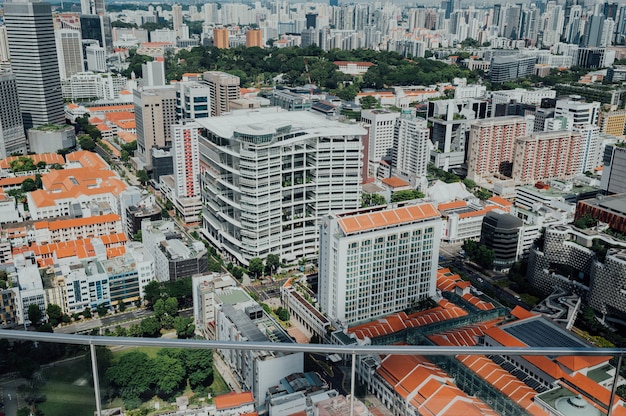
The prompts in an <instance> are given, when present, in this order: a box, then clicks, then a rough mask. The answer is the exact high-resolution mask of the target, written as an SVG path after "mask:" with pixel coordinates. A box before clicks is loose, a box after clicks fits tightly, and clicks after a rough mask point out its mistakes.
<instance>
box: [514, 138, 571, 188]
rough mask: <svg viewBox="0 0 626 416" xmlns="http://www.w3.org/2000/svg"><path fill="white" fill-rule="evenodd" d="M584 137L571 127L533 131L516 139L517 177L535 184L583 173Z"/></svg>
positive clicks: (515, 169)
mask: <svg viewBox="0 0 626 416" xmlns="http://www.w3.org/2000/svg"><path fill="white" fill-rule="evenodd" d="M581 146H582V136H581V135H580V133H577V132H571V131H568V130H562V131H548V132H541V133H532V134H531V135H530V136H527V137H520V138H518V139H517V140H515V154H514V161H513V175H512V176H513V180H515V182H516V183H518V184H534V183H536V182H538V181H546V180H549V179H569V178H572V177H573V176H574V175H576V174H577V173H579V172H580V166H581Z"/></svg>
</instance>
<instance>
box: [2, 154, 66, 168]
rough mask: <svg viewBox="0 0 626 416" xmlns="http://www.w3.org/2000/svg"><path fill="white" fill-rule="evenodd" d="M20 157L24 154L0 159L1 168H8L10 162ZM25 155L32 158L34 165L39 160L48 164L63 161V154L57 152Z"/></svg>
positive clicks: (61, 162)
mask: <svg viewBox="0 0 626 416" xmlns="http://www.w3.org/2000/svg"><path fill="white" fill-rule="evenodd" d="M20 157H24V156H9V157H7V158H6V159H2V160H0V168H1V169H8V168H10V167H11V162H13V161H14V160H17V159H19V158H20ZM25 157H27V158H30V159H32V160H33V163H34V164H35V165H36V164H37V163H39V162H46V164H48V165H54V164H55V163H58V164H60V165H62V164H64V163H65V159H63V156H61V155H59V154H57V153H41V154H36V155H27V156H25Z"/></svg>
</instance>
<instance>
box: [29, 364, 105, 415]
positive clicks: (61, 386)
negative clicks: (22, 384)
mask: <svg viewBox="0 0 626 416" xmlns="http://www.w3.org/2000/svg"><path fill="white" fill-rule="evenodd" d="M85 364H86V363H85V361H83V360H82V359H78V360H76V361H72V362H69V363H66V364H62V365H57V366H54V367H50V368H46V369H45V370H43V376H44V379H45V380H46V384H45V385H44V386H43V387H42V389H41V392H42V393H43V394H45V395H46V401H45V402H43V403H40V404H39V405H38V406H37V407H38V408H39V409H40V410H41V411H42V412H43V413H44V414H45V415H46V416H57V415H58V416H65V415H68V414H72V415H76V416H83V415H84V416H92V415H93V412H94V411H95V410H96V398H95V393H94V389H93V386H92V385H91V371H90V370H89V368H88V367H86V366H85Z"/></svg>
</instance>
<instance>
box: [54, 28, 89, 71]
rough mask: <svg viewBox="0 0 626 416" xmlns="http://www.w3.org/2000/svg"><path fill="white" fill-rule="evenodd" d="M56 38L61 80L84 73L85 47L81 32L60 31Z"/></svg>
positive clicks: (56, 33)
mask: <svg viewBox="0 0 626 416" xmlns="http://www.w3.org/2000/svg"><path fill="white" fill-rule="evenodd" d="M55 38H56V45H57V56H58V59H59V74H60V76H61V80H66V79H68V78H70V77H71V76H72V75H74V74H78V73H79V72H83V71H84V68H83V45H82V39H81V36H80V32H79V31H77V30H72V29H59V30H57V31H55Z"/></svg>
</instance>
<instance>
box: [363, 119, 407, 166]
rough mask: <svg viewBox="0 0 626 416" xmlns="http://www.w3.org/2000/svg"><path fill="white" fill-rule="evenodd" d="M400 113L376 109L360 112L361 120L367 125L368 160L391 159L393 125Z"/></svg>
mask: <svg viewBox="0 0 626 416" xmlns="http://www.w3.org/2000/svg"><path fill="white" fill-rule="evenodd" d="M398 117H400V113H396V112H393V111H388V110H382V109H376V110H364V111H363V112H361V122H362V123H363V124H364V125H365V126H367V127H369V148H368V154H369V160H370V161H371V162H378V161H380V160H381V159H391V157H392V154H393V139H394V127H395V121H396V119H397V118H398Z"/></svg>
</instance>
